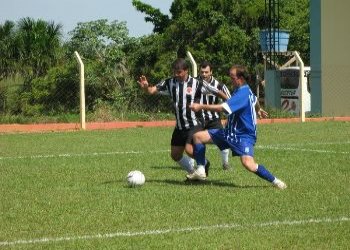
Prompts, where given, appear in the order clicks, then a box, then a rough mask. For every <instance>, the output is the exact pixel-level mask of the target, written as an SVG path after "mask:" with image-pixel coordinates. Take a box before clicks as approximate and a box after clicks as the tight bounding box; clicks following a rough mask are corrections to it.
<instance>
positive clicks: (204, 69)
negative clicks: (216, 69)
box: [199, 61, 213, 82]
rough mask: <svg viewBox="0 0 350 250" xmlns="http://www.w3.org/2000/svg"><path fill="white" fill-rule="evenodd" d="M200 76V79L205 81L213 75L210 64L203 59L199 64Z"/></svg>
mask: <svg viewBox="0 0 350 250" xmlns="http://www.w3.org/2000/svg"><path fill="white" fill-rule="evenodd" d="M199 72H200V76H201V78H202V79H204V80H206V81H207V82H209V81H210V79H211V76H212V75H213V70H212V66H211V64H210V63H209V62H207V61H204V62H202V63H201V65H200V71H199Z"/></svg>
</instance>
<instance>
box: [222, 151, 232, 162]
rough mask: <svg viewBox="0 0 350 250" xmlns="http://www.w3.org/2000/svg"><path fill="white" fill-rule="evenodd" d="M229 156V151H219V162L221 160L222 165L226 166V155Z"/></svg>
mask: <svg viewBox="0 0 350 250" xmlns="http://www.w3.org/2000/svg"><path fill="white" fill-rule="evenodd" d="M229 154H230V150H229V149H224V150H222V151H221V160H222V164H225V163H226V164H228V155H229Z"/></svg>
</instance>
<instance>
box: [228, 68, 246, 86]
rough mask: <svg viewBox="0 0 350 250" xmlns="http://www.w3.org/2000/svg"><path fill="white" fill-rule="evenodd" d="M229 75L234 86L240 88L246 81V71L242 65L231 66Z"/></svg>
mask: <svg viewBox="0 0 350 250" xmlns="http://www.w3.org/2000/svg"><path fill="white" fill-rule="evenodd" d="M229 73H230V78H231V80H232V83H233V85H234V86H241V85H242V84H244V83H245V82H246V81H247V78H248V71H247V69H246V67H244V66H242V65H233V66H232V67H231V68H230V72H229Z"/></svg>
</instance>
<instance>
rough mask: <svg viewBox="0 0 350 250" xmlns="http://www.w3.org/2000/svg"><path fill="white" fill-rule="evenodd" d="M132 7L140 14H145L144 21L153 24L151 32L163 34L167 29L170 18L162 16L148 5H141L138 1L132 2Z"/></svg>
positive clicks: (157, 10) (133, 0)
mask: <svg viewBox="0 0 350 250" xmlns="http://www.w3.org/2000/svg"><path fill="white" fill-rule="evenodd" d="M132 5H133V6H134V7H135V8H136V9H137V10H138V11H140V12H142V13H145V14H146V17H145V21H146V22H151V23H153V24H154V29H153V32H155V33H163V32H164V30H165V29H166V28H167V27H168V25H169V22H170V18H169V16H168V15H165V14H163V13H162V12H161V11H160V10H159V9H156V8H153V7H152V6H151V5H149V4H145V3H142V2H141V1H139V0H132Z"/></svg>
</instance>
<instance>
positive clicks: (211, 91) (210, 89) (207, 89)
mask: <svg viewBox="0 0 350 250" xmlns="http://www.w3.org/2000/svg"><path fill="white" fill-rule="evenodd" d="M202 93H203V94H205V95H215V96H217V97H219V98H221V99H222V100H224V101H226V100H227V99H229V98H230V97H229V96H227V95H226V93H225V92H224V91H222V90H219V89H218V88H216V87H214V86H211V85H210V84H209V83H208V82H207V81H204V80H203V89H202Z"/></svg>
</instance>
